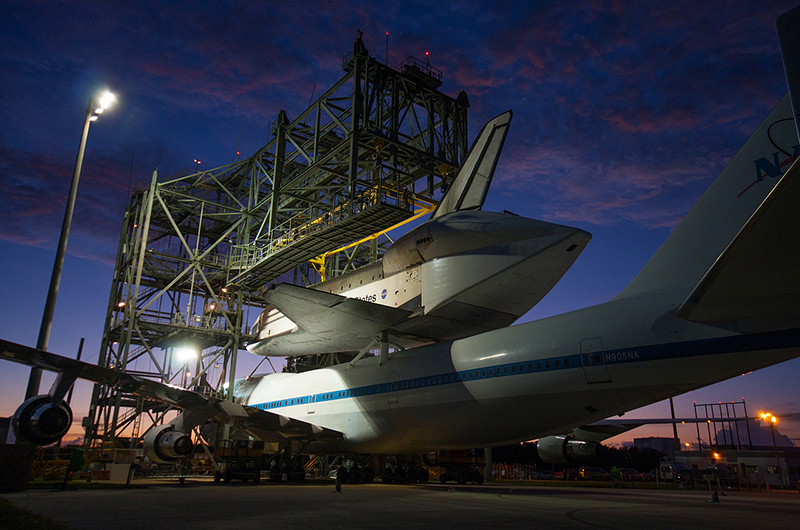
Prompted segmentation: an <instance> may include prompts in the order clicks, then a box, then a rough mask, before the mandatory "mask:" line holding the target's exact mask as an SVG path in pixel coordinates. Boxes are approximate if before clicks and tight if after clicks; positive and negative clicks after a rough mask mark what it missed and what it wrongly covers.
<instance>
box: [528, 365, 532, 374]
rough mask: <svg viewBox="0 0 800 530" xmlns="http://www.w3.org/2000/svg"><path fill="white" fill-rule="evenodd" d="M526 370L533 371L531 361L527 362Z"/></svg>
mask: <svg viewBox="0 0 800 530" xmlns="http://www.w3.org/2000/svg"><path fill="white" fill-rule="evenodd" d="M528 371H529V372H533V363H528Z"/></svg>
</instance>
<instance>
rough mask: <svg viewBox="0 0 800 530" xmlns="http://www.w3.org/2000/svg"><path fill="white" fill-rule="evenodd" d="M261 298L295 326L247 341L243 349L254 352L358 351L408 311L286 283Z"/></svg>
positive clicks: (291, 353)
mask: <svg viewBox="0 0 800 530" xmlns="http://www.w3.org/2000/svg"><path fill="white" fill-rule="evenodd" d="M264 298H265V299H266V300H267V301H268V302H269V303H270V304H271V305H272V306H274V307H275V308H277V309H278V310H279V311H280V312H281V313H283V314H284V315H286V317H288V318H289V319H290V320H291V321H292V322H294V323H295V325H296V326H297V328H296V329H295V330H293V331H292V332H290V333H285V334H282V335H278V336H274V337H267V338H265V339H264V340H261V341H259V342H256V343H253V344H251V345H249V346H248V347H247V349H248V350H249V351H250V352H251V353H255V354H257V355H279V356H285V355H311V354H316V353H330V352H342V351H358V350H360V349H362V348H363V347H364V346H366V345H367V344H369V343H370V342H371V341H372V340H373V339H374V338H375V337H376V335H380V333H381V331H386V330H390V329H392V328H393V327H394V326H396V325H397V324H399V323H401V322H403V321H404V320H406V319H407V318H408V317H410V316H411V315H412V312H411V311H406V310H404V309H398V308H395V307H388V306H383V305H379V304H373V303H371V302H365V301H363V300H358V299H356V298H345V297H344V296H339V295H337V294H331V293H325V292H322V291H317V290H314V289H306V288H305V287H299V286H297V285H290V284H280V285H277V286H276V287H274V288H272V289H271V290H269V291H267V292H266V293H264Z"/></svg>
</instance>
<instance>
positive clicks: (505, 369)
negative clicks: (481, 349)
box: [503, 366, 508, 374]
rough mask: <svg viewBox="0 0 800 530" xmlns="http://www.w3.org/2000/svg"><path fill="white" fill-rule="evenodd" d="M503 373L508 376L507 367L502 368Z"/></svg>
mask: <svg viewBox="0 0 800 530" xmlns="http://www.w3.org/2000/svg"><path fill="white" fill-rule="evenodd" d="M503 373H504V374H508V366H504V367H503Z"/></svg>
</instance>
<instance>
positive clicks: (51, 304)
mask: <svg viewBox="0 0 800 530" xmlns="http://www.w3.org/2000/svg"><path fill="white" fill-rule="evenodd" d="M115 99H116V98H115V97H114V94H112V93H111V92H109V91H105V92H103V93H102V94H101V95H99V96H94V97H92V98H91V99H90V100H89V106H88V107H86V119H85V120H84V122H83V133H82V134H81V143H80V146H79V147H78V157H77V159H76V160H75V169H74V170H73V172H72V184H71V185H70V188H69V198H68V199H67V209H66V211H65V212H64V222H63V223H62V224H61V236H60V237H59V239H58V249H57V250H56V261H55V264H54V265H53V274H52V276H51V277H50V288H49V289H48V291H47V300H46V301H45V304H44V314H43V315H42V325H41V326H40V327H39V338H38V340H37V341H36V348H37V349H39V350H46V349H47V345H48V344H49V342H50V330H51V329H52V327H53V313H54V312H55V309H56V298H57V297H58V288H59V285H60V284H61V271H62V269H63V268H64V257H65V255H66V253H67V239H69V229H70V226H71V225H72V214H73V212H74V211H75V197H76V196H77V194H78V180H79V179H80V177H81V166H82V165H83V153H84V151H85V150H86V138H87V137H88V136H89V124H90V123H91V122H93V121H95V120H96V119H97V117H98V116H99V115H100V114H102V113H103V111H105V110H106V109H107V108H108V107H109V106H110V105H111V104H112V103H113V102H114V100H115ZM41 380H42V370H41V368H31V375H30V377H29V378H28V388H27V390H26V391H25V399H29V398H32V397H33V396H35V395H37V394H39V384H40V383H41Z"/></svg>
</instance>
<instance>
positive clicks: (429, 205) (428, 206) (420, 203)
mask: <svg viewBox="0 0 800 530" xmlns="http://www.w3.org/2000/svg"><path fill="white" fill-rule="evenodd" d="M412 201H413V203H414V208H416V209H415V210H414V215H413V216H412V217H409V218H408V219H406V220H405V221H401V222H399V223H397V224H396V225H394V226H390V227H389V228H387V229H386V230H381V231H380V232H375V233H374V234H370V235H368V236H367V237H365V238H362V239H359V240H358V241H355V242H353V243H350V244H349V245H345V246H343V247H341V248H337V249H336V250H331V251H330V252H326V253H324V254H322V255H320V256H317V257H316V258H314V259H311V260H309V263H311V264H312V265H313V266H314V268H315V269H316V271H317V272H318V273H319V276H320V278H321V279H322V281H323V282H324V281H325V279H326V278H325V275H326V271H325V260H326V259H327V258H328V256H330V255H331V254H336V253H337V252H342V251H344V250H347V249H348V248H353V247H355V246H357V245H360V244H361V243H366V242H367V241H371V240H373V239H377V238H378V237H380V236H382V235H383V234H385V233H387V232H391V231H392V230H394V229H395V228H399V227H401V226H403V225H404V224H406V223H410V222H411V221H414V220H416V219H419V218H420V217H422V216H423V215H426V214H429V213H431V212H432V211H433V210H435V209H436V206H437V204H438V203H437V202H435V201H427V200H424V199H420V198H418V197H416V196H414V197H413V198H412Z"/></svg>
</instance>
